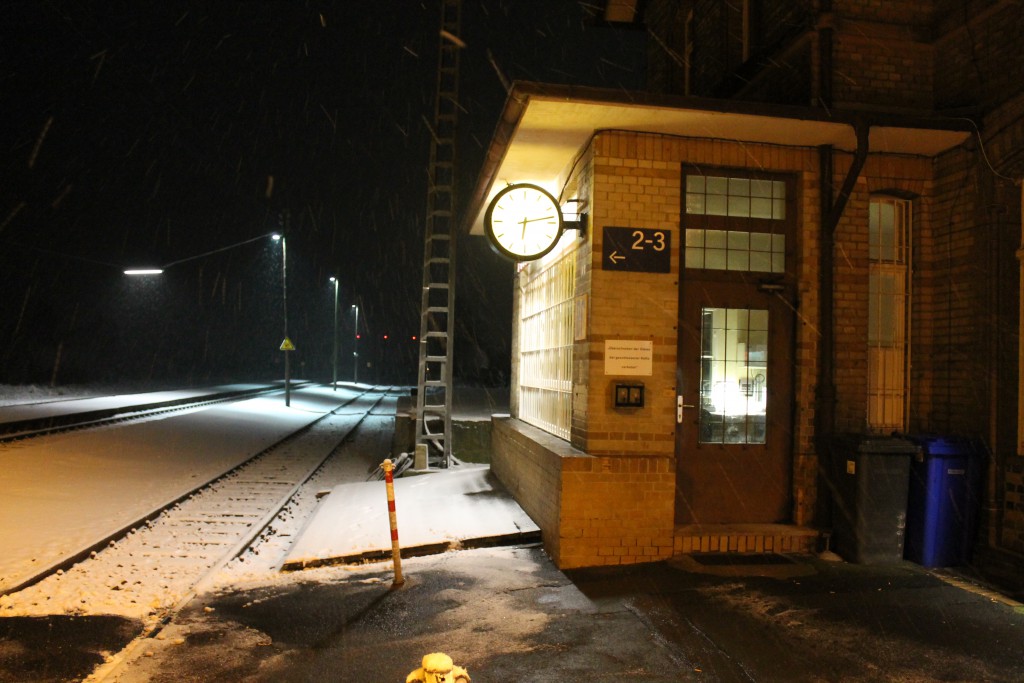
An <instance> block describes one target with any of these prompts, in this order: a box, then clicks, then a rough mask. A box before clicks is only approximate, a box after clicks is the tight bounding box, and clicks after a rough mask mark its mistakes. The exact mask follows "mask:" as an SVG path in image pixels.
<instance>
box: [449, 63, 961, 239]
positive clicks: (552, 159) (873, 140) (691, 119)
mask: <svg viewBox="0 0 1024 683" xmlns="http://www.w3.org/2000/svg"><path fill="white" fill-rule="evenodd" d="M858 125H867V126H869V129H868V130H869V151H870V152H882V153H893V154H912V155H924V156H933V155H935V154H939V153H941V152H943V151H946V150H948V149H950V148H952V147H955V146H957V145H959V144H962V143H963V142H964V141H965V140H966V139H967V138H968V136H969V135H970V131H971V127H970V126H971V123H970V121H967V120H965V119H948V118H932V117H914V116H896V115H891V114H876V113H864V112H842V113H840V112H831V114H829V113H828V112H826V111H825V110H823V109H817V108H811V107H792V106H780V105H768V104H762V103H754V102H743V101H736V100H710V99H699V98H692V97H666V96H658V95H652V94H650V93H637V92H628V91H622V90H605V89H596V88H585V87H578V86H562V85H546V84H538V83H522V82H517V83H515V84H513V86H512V88H511V90H510V92H509V96H508V99H507V100H506V102H505V108H504V110H503V112H502V117H501V119H500V121H499V122H498V126H497V129H496V130H495V133H494V137H493V138H492V139H491V145H490V147H489V149H488V152H487V157H486V159H485V161H484V167H483V169H482V170H481V173H480V176H479V177H478V180H477V184H476V186H475V188H474V191H473V195H472V197H471V200H470V204H469V206H468V207H467V208H468V210H467V213H466V227H467V228H468V229H469V231H470V232H471V233H473V234H482V233H483V215H484V212H485V211H486V209H487V204H488V202H489V201H490V198H491V197H493V196H494V195H495V194H497V192H498V191H499V190H500V189H501V188H503V187H505V186H506V185H508V184H510V183H519V182H533V183H536V184H538V185H541V186H543V187H546V188H547V189H548V190H550V191H551V192H552V193H553V194H555V196H559V195H560V193H561V190H562V187H563V186H564V184H565V182H566V180H567V178H566V175H567V174H568V173H569V172H570V169H571V167H572V163H573V161H574V160H575V159H576V158H577V157H578V156H579V155H580V154H582V152H583V150H584V149H585V147H586V145H587V144H588V142H589V140H590V139H591V138H592V137H593V136H594V134H595V133H597V132H600V131H610V130H626V131H637V132H648V133H659V134H666V135H678V136H684V137H690V138H710V139H718V140H730V141H736V142H750V143H768V144H778V145H787V146H799V147H818V146H821V145H831V146H832V147H834V148H835V149H837V150H843V151H848V152H853V151H854V150H856V148H857V134H856V127H857V126H858ZM559 199H560V200H563V201H564V200H565V199H568V198H567V197H559Z"/></svg>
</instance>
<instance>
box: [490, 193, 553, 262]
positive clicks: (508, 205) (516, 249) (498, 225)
mask: <svg viewBox="0 0 1024 683" xmlns="http://www.w3.org/2000/svg"><path fill="white" fill-rule="evenodd" d="M563 227H564V225H563V219H562V209H561V208H560V207H559V206H558V201H557V200H556V199H555V198H554V197H553V196H552V195H551V193H550V192H548V191H547V190H545V189H544V188H542V187H538V186H537V185H532V184H529V183H518V184H515V185H509V186H508V187H506V188H504V189H502V190H501V192H499V193H498V194H497V195H495V196H494V199H492V200H491V203H490V204H489V205H488V206H487V213H486V214H485V215H484V231H485V232H486V233H487V238H488V239H489V240H490V241H491V244H492V245H493V246H494V248H495V249H496V250H497V251H498V252H499V253H501V254H504V255H505V256H508V257H509V258H511V259H514V260H516V261H532V260H534V259H538V258H540V257H541V256H544V255H545V254H547V253H548V252H549V251H551V250H552V249H554V248H555V245H556V244H558V240H559V238H560V237H561V236H562V229H563Z"/></svg>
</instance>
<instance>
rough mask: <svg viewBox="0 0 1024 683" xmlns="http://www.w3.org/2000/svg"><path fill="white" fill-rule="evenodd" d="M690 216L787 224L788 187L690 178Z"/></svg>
mask: <svg viewBox="0 0 1024 683" xmlns="http://www.w3.org/2000/svg"><path fill="white" fill-rule="evenodd" d="M686 213H687V214H691V215H699V216H733V217H737V218H765V219H770V220H785V218H786V183H785V182H783V181H781V180H757V179H754V178H726V177H723V176H702V175H688V176H686Z"/></svg>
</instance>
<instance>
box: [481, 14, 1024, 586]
mask: <svg viewBox="0 0 1024 683" xmlns="http://www.w3.org/2000/svg"><path fill="white" fill-rule="evenodd" d="M641 5H642V7H641V8H638V5H637V3H636V2H630V1H627V0H619V1H617V2H611V1H610V2H607V3H606V4H605V6H604V8H603V9H604V17H603V19H604V20H607V21H609V22H612V23H617V24H619V25H622V26H627V27H639V28H642V29H643V30H647V31H648V32H649V33H650V35H651V36H652V38H651V40H650V41H649V44H650V46H651V47H650V59H649V75H648V84H649V87H648V91H646V92H642V93H640V92H622V91H603V90H594V89H587V88H581V87H574V86H571V85H547V84H534V83H516V84H514V85H513V87H512V88H511V90H510V92H509V96H508V99H507V102H506V105H505V108H504V111H503V115H502V118H501V120H500V122H499V124H498V126H497V129H496V131H495V133H494V136H493V138H492V141H491V145H490V149H489V153H488V156H487V161H486V163H485V165H484V167H483V169H482V170H481V173H480V175H479V178H478V181H477V184H476V187H475V188H474V194H473V198H472V203H471V205H470V207H469V211H468V213H467V222H468V223H469V225H468V226H467V229H468V230H469V231H470V232H471V233H474V234H482V232H483V221H484V217H485V212H486V208H487V206H488V204H489V202H490V200H491V198H492V197H493V196H494V195H495V194H497V193H498V192H499V190H501V189H502V188H503V187H506V186H507V185H508V184H515V183H521V182H529V183H534V184H537V185H539V186H542V187H544V188H546V189H547V190H548V191H549V192H550V193H551V194H552V195H554V196H555V197H556V198H557V199H558V201H559V202H560V203H561V204H562V207H563V211H565V212H566V214H569V213H573V214H575V213H581V214H585V220H584V221H583V225H584V229H583V230H567V231H565V233H564V234H563V237H562V239H561V241H560V242H559V244H558V246H557V247H556V248H555V249H554V250H552V251H551V252H550V253H548V254H547V255H545V256H544V257H542V258H539V259H536V260H532V261H524V262H522V263H521V264H520V265H519V266H518V267H517V272H516V276H515V277H516V279H515V285H514V288H513V290H514V297H515V300H514V320H513V337H514V339H513V358H512V369H513V373H512V375H513V379H512V400H511V415H510V416H509V417H496V418H495V419H494V423H493V430H492V438H493V462H492V469H493V471H494V472H495V473H496V475H497V476H498V477H499V478H500V479H501V480H502V481H503V482H504V483H505V485H506V486H508V487H509V489H510V490H511V491H512V492H513V493H514V495H515V496H516V498H517V499H518V500H519V502H520V504H521V505H522V506H523V507H524V509H526V511H527V512H528V513H529V514H530V515H531V516H532V517H533V518H534V519H535V520H536V521H537V523H538V524H539V526H541V528H542V531H543V537H544V544H545V547H546V548H547V549H548V551H549V552H550V554H551V556H552V557H553V559H554V560H555V561H556V563H557V564H558V565H559V566H560V567H563V568H569V567H580V566H593V565H604V564H622V563H633V562H644V561H653V560H660V559H664V558H667V557H670V556H672V555H673V554H676V553H691V552H715V551H736V552H780V551H781V552H786V551H805V550H811V549H813V548H814V547H815V544H816V543H818V541H819V538H818V536H819V534H820V532H821V531H822V530H825V529H828V528H829V526H830V525H831V523H832V520H831V519H830V503H829V498H830V496H831V495H832V492H831V491H830V490H829V486H828V481H829V477H828V471H829V466H830V464H829V459H830V458H832V457H834V454H833V453H832V452H831V451H832V449H833V447H832V445H830V444H833V443H834V439H833V437H834V436H835V435H839V434H858V435H871V434H891V433H894V432H898V433H917V434H942V435H955V436H963V437H970V438H972V439H975V440H976V441H977V442H978V443H981V444H983V445H984V449H985V451H986V452H987V454H988V457H987V458H986V459H985V460H984V469H985V471H984V473H983V476H982V477H981V478H980V479H981V482H980V491H981V497H982V499H981V502H980V504H979V510H978V515H979V527H980V529H979V533H978V535H977V544H976V547H975V549H974V557H975V560H976V562H977V563H979V564H982V565H985V566H986V567H989V568H991V569H993V571H995V570H998V569H1002V570H1003V571H1004V572H1007V573H1012V572H1014V571H1017V572H1018V575H1020V569H1021V568H1022V567H1024V562H1022V558H1024V476H1022V475H1024V457H1021V456H1022V454H1024V443H1022V436H1021V434H1022V430H1021V425H1022V424H1024V420H1022V418H1021V416H1022V406H1021V402H1020V400H1019V397H1020V385H1021V372H1020V362H1019V357H1020V354H1021V347H1020V324H1021V315H1020V304H1021V297H1020V287H1021V284H1020V283H1021V282H1022V278H1021V265H1020V261H1019V255H1020V251H1019V249H1020V245H1021V233H1022V226H1021V199H1022V196H1021V188H1020V184H1021V183H1020V181H1021V178H1022V176H1024V92H1022V90H1021V75H1024V45H1022V41H1021V40H1020V36H1021V35H1024V9H1022V7H1021V5H1020V4H1019V3H1017V2H1010V1H1006V2H998V1H980V0H979V1H973V0H967V1H966V2H952V1H947V0H934V1H932V2H927V1H924V2H921V1H918V2H904V1H900V0H893V1H892V2H885V3H877V2H863V1H862V2H855V1H853V0H850V1H846V2H844V1H841V0H833V1H832V2H829V1H827V0H817V1H811V0H804V1H792V2H785V1H780V2H771V3H769V2H758V1H757V0H745V1H743V2H736V3H721V2H717V0H714V1H712V0H708V1H697V2H685V1H683V2H668V1H659V0H649V1H648V2H646V3H641Z"/></svg>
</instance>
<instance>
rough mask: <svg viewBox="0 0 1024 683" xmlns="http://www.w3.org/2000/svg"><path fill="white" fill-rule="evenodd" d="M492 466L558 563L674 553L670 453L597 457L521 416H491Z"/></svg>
mask: <svg viewBox="0 0 1024 683" xmlns="http://www.w3.org/2000/svg"><path fill="white" fill-rule="evenodd" d="M491 470H492V471H493V472H494V474H495V475H496V476H497V477H498V479H499V480H500V481H501V482H502V483H503V484H504V485H505V487H506V488H508V489H509V491H510V492H511V493H512V494H513V496H515V498H516V500H517V501H518V502H519V504H520V505H521V506H522V508H523V510H525V511H526V513H527V514H528V515H530V518H531V519H533V521H534V522H535V523H536V524H537V526H539V527H540V529H541V537H542V539H543V543H544V549H545V550H546V551H547V553H548V555H549V556H550V557H551V558H552V560H553V561H554V562H555V564H556V565H557V566H558V567H559V568H561V569H572V568H576V567H594V566H601V565H620V564H636V563H639V562H654V561H657V560H664V559H666V558H668V557H671V556H672V546H673V528H674V527H673V508H672V504H673V492H674V490H675V472H674V469H673V467H672V460H671V459H670V458H665V457H654V456H652V457H634V458H602V457H593V456H590V455H587V454H586V453H583V452H581V451H578V450H576V449H574V448H572V447H571V446H570V445H569V444H568V443H567V442H565V441H563V440H562V439H558V438H555V437H553V436H551V435H550V434H546V433H545V432H543V431H541V430H539V429H537V428H535V427H532V426H530V425H527V424H525V423H523V422H520V421H518V420H515V419H512V418H494V419H493V428H492V455H491Z"/></svg>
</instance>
